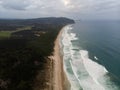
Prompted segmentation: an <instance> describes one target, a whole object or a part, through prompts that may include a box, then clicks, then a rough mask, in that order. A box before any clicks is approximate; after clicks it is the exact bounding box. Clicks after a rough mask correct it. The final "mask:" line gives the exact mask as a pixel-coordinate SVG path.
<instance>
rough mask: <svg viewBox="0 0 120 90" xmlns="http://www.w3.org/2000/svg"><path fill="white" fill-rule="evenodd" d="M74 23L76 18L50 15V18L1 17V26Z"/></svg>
mask: <svg viewBox="0 0 120 90" xmlns="http://www.w3.org/2000/svg"><path fill="white" fill-rule="evenodd" d="M68 23H69V24H70V23H74V20H72V19H68V18H64V17H60V18H55V17H49V18H35V19H0V26H11V27H12V25H16V26H25V25H37V24H54V25H64V24H68Z"/></svg>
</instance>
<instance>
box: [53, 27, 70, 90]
mask: <svg viewBox="0 0 120 90" xmlns="http://www.w3.org/2000/svg"><path fill="white" fill-rule="evenodd" d="M64 27H66V26H64ZM64 27H63V28H62V29H61V30H60V32H59V34H58V36H57V38H56V40H55V46H54V55H53V90H69V89H68V88H69V87H70V84H69V81H68V79H67V77H66V75H65V72H64V69H63V57H62V55H61V53H60V42H59V40H60V37H61V35H62V33H63V31H64Z"/></svg>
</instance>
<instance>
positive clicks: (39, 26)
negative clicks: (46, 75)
mask: <svg viewBox="0 0 120 90" xmlns="http://www.w3.org/2000/svg"><path fill="white" fill-rule="evenodd" d="M72 23H74V21H73V20H71V19H67V18H63V17H62V18H38V19H21V20H19V19H14V20H12V19H0V90H27V89H28V90H33V84H34V79H35V77H36V75H37V71H38V70H39V71H42V70H44V67H45V64H46V62H47V60H49V58H48V56H50V55H52V54H53V47H54V41H55V39H56V37H57V35H58V33H59V31H60V30H61V28H62V27H63V26H65V25H67V24H72ZM43 82H44V79H41V83H43ZM41 86H42V87H44V83H43V84H41Z"/></svg>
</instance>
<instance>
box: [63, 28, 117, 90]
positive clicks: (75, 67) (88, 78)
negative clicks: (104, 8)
mask: <svg viewBox="0 0 120 90" xmlns="http://www.w3.org/2000/svg"><path fill="white" fill-rule="evenodd" d="M71 28H72V27H71V26H67V27H66V28H65V30H64V32H63V34H62V37H63V39H62V44H63V53H64V56H63V60H64V71H65V73H66V75H67V77H68V80H69V81H70V84H71V90H81V88H82V89H83V90H119V89H117V87H116V86H115V85H114V83H112V82H111V81H110V78H109V76H107V73H108V71H107V69H106V68H105V67H104V66H102V65H100V64H98V63H97V62H95V61H93V60H91V59H90V58H89V55H88V51H86V50H80V51H79V48H80V47H79V48H78V47H74V45H73V43H72V42H71V41H72V40H76V38H77V37H76V34H75V33H70V32H69V30H70V29H71ZM77 39H78V38H77ZM76 48H77V51H76V50H75V49H76ZM94 59H96V60H98V58H97V57H96V56H94ZM68 69H69V70H70V69H71V70H72V71H73V72H72V73H71V72H70V71H69V70H68ZM100 80H101V81H100ZM108 82H109V83H108Z"/></svg>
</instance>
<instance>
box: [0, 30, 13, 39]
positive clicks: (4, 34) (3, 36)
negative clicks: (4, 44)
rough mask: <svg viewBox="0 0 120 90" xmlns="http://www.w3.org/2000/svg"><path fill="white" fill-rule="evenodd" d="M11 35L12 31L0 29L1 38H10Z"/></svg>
mask: <svg viewBox="0 0 120 90" xmlns="http://www.w3.org/2000/svg"><path fill="white" fill-rule="evenodd" d="M10 36H11V32H10V31H0V39H1V38H9V37H10Z"/></svg>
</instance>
